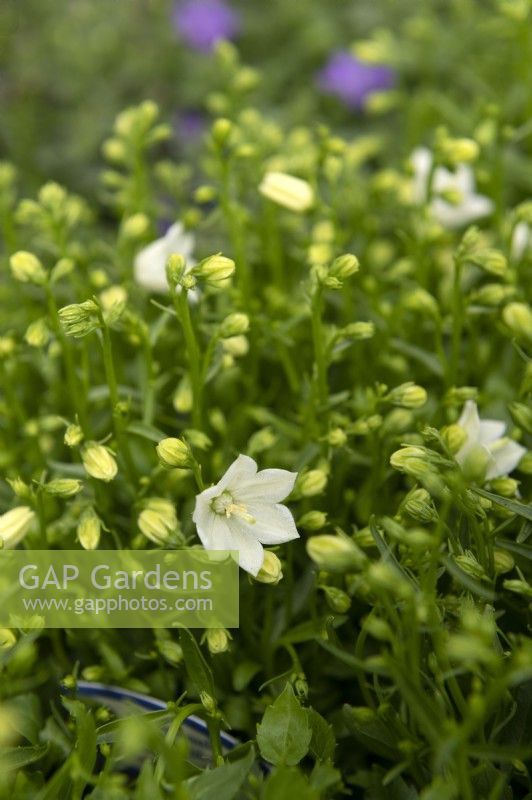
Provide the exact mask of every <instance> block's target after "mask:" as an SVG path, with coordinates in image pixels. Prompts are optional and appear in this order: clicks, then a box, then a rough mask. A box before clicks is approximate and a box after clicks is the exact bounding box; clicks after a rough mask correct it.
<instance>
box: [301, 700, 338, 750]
mask: <svg viewBox="0 0 532 800" xmlns="http://www.w3.org/2000/svg"><path fill="white" fill-rule="evenodd" d="M307 715H308V720H309V724H310V728H311V731H312V738H311V740H310V752H311V753H312V755H313V756H314V758H317V759H318V761H332V759H333V756H334V750H335V747H336V739H335V738H334V733H333V729H332V726H331V725H329V723H328V722H327V721H326V720H325V719H323V717H322V716H321V714H319V713H318V712H317V711H316V710H315V709H314V708H309V709H307Z"/></svg>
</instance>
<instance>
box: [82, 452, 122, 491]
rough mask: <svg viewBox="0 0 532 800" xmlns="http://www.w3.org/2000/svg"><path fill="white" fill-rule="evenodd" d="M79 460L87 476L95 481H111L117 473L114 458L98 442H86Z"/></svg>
mask: <svg viewBox="0 0 532 800" xmlns="http://www.w3.org/2000/svg"><path fill="white" fill-rule="evenodd" d="M81 460H82V462H83V466H84V467H85V471H86V472H87V474H88V475H90V477H91V478H95V479H96V480H97V481H106V482H109V481H112V480H113V478H114V477H115V476H116V473H117V472H118V464H117V463H116V460H115V458H114V456H113V455H112V454H111V453H110V452H109V450H108V449H107V447H104V446H103V445H102V444H98V442H87V444H86V445H85V447H84V448H83V449H82V451H81Z"/></svg>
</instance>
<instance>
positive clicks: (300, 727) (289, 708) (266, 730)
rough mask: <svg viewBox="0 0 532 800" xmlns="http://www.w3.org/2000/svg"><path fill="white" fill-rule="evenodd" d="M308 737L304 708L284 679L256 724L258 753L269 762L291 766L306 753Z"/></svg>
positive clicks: (310, 732)
mask: <svg viewBox="0 0 532 800" xmlns="http://www.w3.org/2000/svg"><path fill="white" fill-rule="evenodd" d="M311 738H312V730H311V727H310V724H309V718H308V714H307V711H306V710H305V709H304V708H302V707H301V705H300V704H299V702H298V700H297V698H296V696H295V694H294V690H293V688H292V685H291V684H290V683H287V684H286V686H285V688H284V689H283V691H282V692H281V694H280V695H279V697H278V698H277V699H276V700H275V702H274V703H273V704H272V705H271V706H268V708H267V709H266V711H265V712H264V716H263V718H262V722H261V723H260V725H258V727H257V744H258V745H259V749H260V752H261V755H262V756H263V758H265V759H266V760H267V761H269V762H270V763H272V764H275V765H286V766H294V765H295V764H299V762H300V761H301V759H302V758H304V757H305V756H306V754H307V753H308V749H309V745H310V740H311Z"/></svg>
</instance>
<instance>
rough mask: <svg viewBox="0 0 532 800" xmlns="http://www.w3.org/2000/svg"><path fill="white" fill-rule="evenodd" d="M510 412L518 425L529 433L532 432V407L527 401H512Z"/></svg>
mask: <svg viewBox="0 0 532 800" xmlns="http://www.w3.org/2000/svg"><path fill="white" fill-rule="evenodd" d="M508 408H509V409H510V414H511V415H512V419H513V420H514V422H515V424H516V425H519V427H520V428H522V429H523V430H524V431H526V432H527V433H532V408H531V407H530V405H528V404H526V403H517V402H515V403H510V405H509V406H508Z"/></svg>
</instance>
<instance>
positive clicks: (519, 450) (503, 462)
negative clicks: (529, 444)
mask: <svg viewBox="0 0 532 800" xmlns="http://www.w3.org/2000/svg"><path fill="white" fill-rule="evenodd" d="M488 450H489V451H490V453H491V455H492V456H493V458H494V460H495V463H494V464H493V465H491V466H490V467H489V468H488V471H487V473H486V480H493V478H500V477H502V476H503V475H509V474H510V472H513V470H514V469H515V468H516V467H517V465H518V464H519V462H520V461H521V459H522V458H523V456H524V454H525V453H526V448H525V447H522V446H521V445H520V444H517V442H514V441H512V439H499V441H497V442H495V443H494V444H492V445H490V446H489V447H488Z"/></svg>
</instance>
